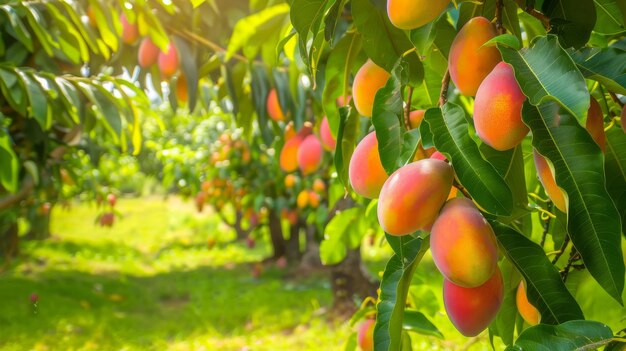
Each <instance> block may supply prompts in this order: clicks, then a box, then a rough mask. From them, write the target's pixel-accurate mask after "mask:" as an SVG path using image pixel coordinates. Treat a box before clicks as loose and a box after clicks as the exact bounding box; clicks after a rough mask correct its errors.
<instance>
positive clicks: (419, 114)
mask: <svg viewBox="0 0 626 351" xmlns="http://www.w3.org/2000/svg"><path fill="white" fill-rule="evenodd" d="M424 113H426V110H415V111H411V113H409V126H410V127H411V129H416V128H419V126H420V124H422V120H423V119H424Z"/></svg>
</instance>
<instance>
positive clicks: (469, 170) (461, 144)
mask: <svg viewBox="0 0 626 351" xmlns="http://www.w3.org/2000/svg"><path fill="white" fill-rule="evenodd" d="M424 121H426V122H427V123H428V125H429V127H430V130H431V132H432V138H433V142H434V144H435V147H436V148H437V150H439V151H440V152H441V153H443V154H444V155H446V157H447V158H448V160H450V161H451V164H452V167H454V171H455V172H456V175H457V177H458V178H459V181H460V182H461V185H463V186H464V187H465V188H466V189H467V191H468V192H469V193H470V195H472V197H473V198H474V201H476V202H477V203H478V205H479V206H480V207H481V208H482V209H483V210H484V211H486V212H489V213H491V214H494V215H497V216H507V215H510V214H511V211H512V208H513V196H512V194H511V190H510V189H509V187H508V186H507V184H506V182H505V181H504V179H503V178H502V176H501V175H500V174H498V171H496V169H495V168H494V167H493V166H492V165H491V164H490V163H489V162H487V161H486V160H485V159H484V158H483V156H482V155H481V154H480V151H479V150H478V145H477V144H476V141H475V140H474V139H472V137H471V136H470V135H469V133H468V128H469V126H468V124H467V121H466V120H465V112H464V111H463V109H461V107H459V106H458V105H455V104H453V103H450V102H449V103H446V104H445V105H444V106H443V113H442V110H440V109H438V108H432V109H429V110H427V111H426V114H425V116H424Z"/></svg>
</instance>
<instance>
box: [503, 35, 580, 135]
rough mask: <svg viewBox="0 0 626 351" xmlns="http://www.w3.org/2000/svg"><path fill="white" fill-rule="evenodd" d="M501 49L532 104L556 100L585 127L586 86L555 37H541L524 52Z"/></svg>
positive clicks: (536, 104) (506, 48)
mask: <svg viewBox="0 0 626 351" xmlns="http://www.w3.org/2000/svg"><path fill="white" fill-rule="evenodd" d="M498 49H499V50H500V53H502V59H503V60H504V61H505V62H507V63H509V64H510V65H511V66H513V69H514V71H515V78H516V79H517V82H518V83H519V85H520V88H521V89H522V91H523V92H524V95H526V96H527V97H528V99H529V101H530V103H531V104H532V105H534V106H538V105H539V104H541V103H543V102H545V101H548V100H554V101H557V102H558V103H559V104H561V106H563V108H565V109H566V110H567V111H569V112H570V113H571V114H572V115H574V116H576V119H578V121H580V123H581V124H583V125H584V122H585V116H586V115H587V109H588V108H589V92H588V91H587V85H586V84H585V79H584V78H583V76H582V74H581V73H580V71H578V68H577V67H576V64H575V63H574V61H572V58H571V57H570V56H569V55H568V54H567V52H566V51H565V50H564V49H563V48H562V47H561V46H560V45H559V41H558V40H557V38H556V37H555V36H554V35H548V36H546V37H541V38H538V39H537V40H535V42H534V44H533V46H532V47H531V48H529V49H526V50H523V51H516V50H513V49H511V48H509V47H505V46H502V45H498ZM548 67H549V68H548Z"/></svg>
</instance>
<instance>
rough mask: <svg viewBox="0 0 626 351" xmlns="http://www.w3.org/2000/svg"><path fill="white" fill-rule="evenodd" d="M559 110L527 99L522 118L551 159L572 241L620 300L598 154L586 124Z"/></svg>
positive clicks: (611, 212)
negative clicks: (529, 102) (564, 198)
mask: <svg viewBox="0 0 626 351" xmlns="http://www.w3.org/2000/svg"><path fill="white" fill-rule="evenodd" d="M558 112H559V111H558V106H557V105H556V104H554V103H547V104H544V105H541V106H539V108H537V107H533V106H531V105H530V104H528V103H525V104H524V107H523V108H522V119H523V121H524V123H526V125H528V126H529V127H530V130H531V131H532V133H533V147H534V148H535V149H537V151H538V152H539V153H540V154H541V155H543V156H544V157H546V158H548V159H549V160H550V161H551V162H552V164H553V165H554V170H555V174H556V177H555V178H556V183H557V185H558V186H559V187H560V188H561V189H563V190H564V191H565V193H566V194H567V199H568V204H567V212H568V216H567V228H568V232H569V234H570V237H571V239H572V243H573V244H574V246H575V247H576V249H577V250H578V252H580V255H581V256H582V258H583V260H584V262H585V266H586V267H587V269H589V272H590V273H591V275H592V276H593V277H594V278H595V279H596V281H598V283H600V285H601V286H602V287H603V288H604V289H605V290H606V291H607V292H608V293H609V294H610V295H611V296H612V297H613V298H615V299H616V300H617V301H618V302H620V303H622V298H621V295H622V290H623V289H624V272H625V269H624V260H623V256H622V250H621V235H620V231H621V224H620V218H619V213H618V212H617V209H616V208H615V205H614V204H613V201H612V200H611V198H610V196H609V194H608V192H607V191H606V187H605V176H604V164H603V157H602V152H601V150H600V147H599V146H598V145H597V144H596V143H595V142H594V141H593V139H592V138H591V135H589V133H588V132H587V130H586V129H585V128H583V127H582V126H580V124H578V123H577V122H576V121H575V120H573V119H572V118H571V117H569V116H568V115H566V114H561V115H560V116H559V114H558ZM557 118H558V119H560V121H559V122H558V123H557Z"/></svg>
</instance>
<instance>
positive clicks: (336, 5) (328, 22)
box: [324, 0, 348, 43]
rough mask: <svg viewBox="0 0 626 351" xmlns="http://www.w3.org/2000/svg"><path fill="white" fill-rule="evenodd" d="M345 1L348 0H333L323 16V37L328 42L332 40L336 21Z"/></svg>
mask: <svg viewBox="0 0 626 351" xmlns="http://www.w3.org/2000/svg"><path fill="white" fill-rule="evenodd" d="M347 2H348V0H334V2H333V4H332V6H331V7H330V8H329V9H328V13H327V14H326V17H324V39H326V41H328V42H330V43H332V41H333V37H334V36H335V29H336V28H337V23H338V22H339V18H340V16H341V12H342V11H343V9H344V7H346V3H347Z"/></svg>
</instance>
